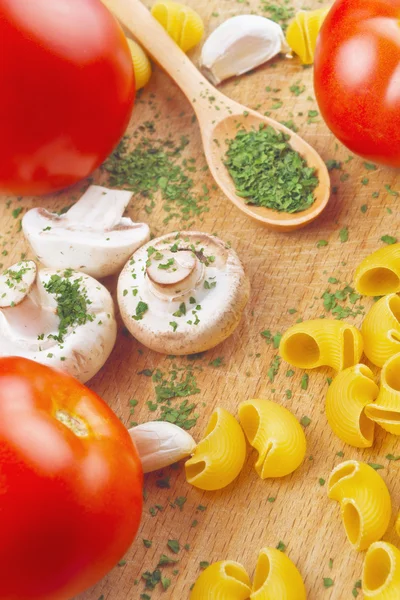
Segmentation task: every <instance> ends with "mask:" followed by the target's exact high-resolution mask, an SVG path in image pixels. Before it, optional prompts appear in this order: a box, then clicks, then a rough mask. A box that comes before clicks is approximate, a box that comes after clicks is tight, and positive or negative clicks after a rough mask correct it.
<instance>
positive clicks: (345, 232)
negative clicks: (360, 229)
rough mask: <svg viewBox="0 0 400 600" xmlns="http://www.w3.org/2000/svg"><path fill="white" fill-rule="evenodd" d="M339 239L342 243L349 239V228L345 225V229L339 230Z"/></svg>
mask: <svg viewBox="0 0 400 600" xmlns="http://www.w3.org/2000/svg"><path fill="white" fill-rule="evenodd" d="M339 239H340V241H341V242H342V244H343V243H344V242H347V240H348V239H349V230H348V228H347V227H343V229H341V230H340V231H339Z"/></svg>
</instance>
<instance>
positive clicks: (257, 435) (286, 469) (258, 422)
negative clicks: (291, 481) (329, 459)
mask: <svg viewBox="0 0 400 600" xmlns="http://www.w3.org/2000/svg"><path fill="white" fill-rule="evenodd" d="M239 420H240V424H241V425H242V427H243V430H244V432H245V434H246V437H247V439H248V441H249V444H251V446H253V448H255V449H256V450H257V452H258V454H259V456H258V460H257V462H256V464H255V469H256V471H257V473H258V474H259V476H260V477H261V478H262V479H266V478H267V477H284V476H285V475H289V473H292V472H293V471H294V470H295V469H297V467H298V466H299V465H300V464H301V463H302V461H303V459H304V455H305V453H306V438H305V435H304V432H303V429H302V428H301V425H300V423H299V422H298V420H297V419H296V418H295V417H294V415H292V413H291V412H289V411H288V410H287V409H286V408H285V407H284V406H280V405H279V404H276V403H275V402H271V401H270V400H249V401H247V402H242V403H241V404H240V406H239Z"/></svg>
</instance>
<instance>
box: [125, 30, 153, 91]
mask: <svg viewBox="0 0 400 600" xmlns="http://www.w3.org/2000/svg"><path fill="white" fill-rule="evenodd" d="M127 41H128V45H129V50H130V51H131V56H132V61H133V70H134V72H135V82H136V90H140V89H141V88H142V87H144V86H145V85H147V83H148V82H149V80H150V77H151V64H150V61H149V59H148V58H147V56H146V54H145V52H144V50H143V49H142V48H141V47H140V46H139V44H137V43H136V42H134V41H133V40H131V39H129V38H127Z"/></svg>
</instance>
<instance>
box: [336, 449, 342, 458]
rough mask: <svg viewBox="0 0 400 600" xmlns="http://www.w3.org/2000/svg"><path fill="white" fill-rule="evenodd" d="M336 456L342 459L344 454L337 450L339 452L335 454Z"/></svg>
mask: <svg viewBox="0 0 400 600" xmlns="http://www.w3.org/2000/svg"><path fill="white" fill-rule="evenodd" d="M336 456H340V458H342V457H343V456H344V452H342V450H339V452H336Z"/></svg>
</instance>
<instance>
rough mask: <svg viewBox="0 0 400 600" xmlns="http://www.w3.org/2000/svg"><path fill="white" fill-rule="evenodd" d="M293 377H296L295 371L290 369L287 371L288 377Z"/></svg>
mask: <svg viewBox="0 0 400 600" xmlns="http://www.w3.org/2000/svg"><path fill="white" fill-rule="evenodd" d="M293 375H294V371H293V369H288V370H287V371H286V377H293Z"/></svg>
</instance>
